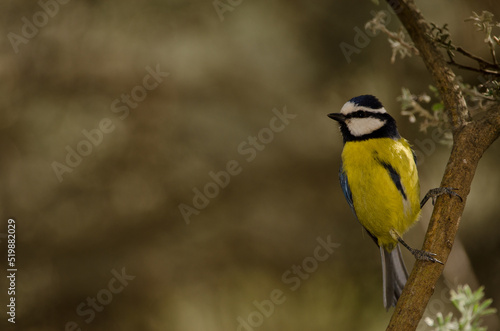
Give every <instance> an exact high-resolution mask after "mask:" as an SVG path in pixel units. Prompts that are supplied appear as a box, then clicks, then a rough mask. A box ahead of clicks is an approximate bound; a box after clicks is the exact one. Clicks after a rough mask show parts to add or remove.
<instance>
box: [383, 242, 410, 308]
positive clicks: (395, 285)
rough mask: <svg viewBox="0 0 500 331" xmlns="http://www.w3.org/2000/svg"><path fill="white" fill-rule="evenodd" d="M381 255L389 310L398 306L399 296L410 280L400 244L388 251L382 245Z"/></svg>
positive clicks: (385, 302)
mask: <svg viewBox="0 0 500 331" xmlns="http://www.w3.org/2000/svg"><path fill="white" fill-rule="evenodd" d="M380 255H381V257H382V277H383V279H384V307H385V309H387V310H389V308H390V307H394V306H396V303H397V302H398V299H399V296H400V295H401V292H402V291H403V288H404V287H405V284H406V281H407V280H408V271H406V267H405V263H404V261H403V257H402V256H401V250H400V249H399V245H396V247H395V248H394V249H393V250H392V251H390V252H388V251H386V250H385V249H384V248H383V247H382V245H381V246H380Z"/></svg>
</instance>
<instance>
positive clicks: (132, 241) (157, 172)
mask: <svg viewBox="0 0 500 331" xmlns="http://www.w3.org/2000/svg"><path fill="white" fill-rule="evenodd" d="M61 2H63V1H61ZM40 3H41V4H42V5H41V4H40ZM40 3H37V2H33V1H4V2H2V3H1V4H0V13H1V15H2V22H3V24H2V27H1V29H2V31H1V35H2V36H4V37H3V38H2V39H1V44H0V45H1V53H0V74H1V78H2V80H1V81H2V83H1V84H0V95H1V97H0V135H1V137H2V139H0V151H1V155H2V162H0V183H1V185H0V186H1V190H0V192H1V200H0V203H1V208H0V211H1V218H0V234H1V235H2V237H0V240H1V243H0V245H1V247H2V250H1V251H2V254H1V259H2V261H5V262H2V266H5V268H4V267H2V269H3V270H6V269H7V267H6V265H7V263H6V260H7V247H6V246H7V242H6V233H7V220H8V219H9V218H13V219H15V221H16V225H17V227H16V235H17V236H16V239H17V244H16V259H17V260H16V263H17V268H18V272H17V278H16V302H17V310H16V312H17V315H16V325H15V326H16V327H17V329H19V330H78V328H80V329H81V330H175V331H177V330H179V331H181V330H182V331H190V330H208V331H212V330H214V331H215V330H217V331H220V330H383V329H385V327H386V325H387V323H388V321H389V319H390V316H391V311H389V312H386V311H385V309H384V308H383V305H382V273H381V265H380V260H379V251H378V249H377V248H376V246H375V245H374V244H373V242H372V240H371V239H370V238H369V237H368V236H367V235H365V234H364V233H363V231H362V230H361V227H360V226H359V224H358V223H357V222H356V221H355V219H354V217H353V215H352V214H351V211H350V210H349V208H348V205H347V203H346V202H345V199H344V197H343V195H342V192H341V189H340V186H339V183H338V177H337V173H338V167H339V162H340V153H341V149H342V141H341V137H340V132H339V130H338V127H337V125H336V123H334V122H333V121H332V120H330V119H328V118H327V117H326V114H328V113H330V112H335V111H338V110H339V109H340V108H341V106H342V105H343V104H344V103H345V102H346V101H347V100H348V99H350V98H351V97H353V96H356V95H360V94H366V93H369V94H374V95H377V96H378V97H379V98H380V100H381V101H382V102H383V103H384V105H385V107H386V109H388V110H389V112H390V113H391V114H392V115H393V116H394V117H395V118H396V120H397V122H398V125H399V129H400V132H401V133H402V135H403V136H404V137H406V138H407V139H408V140H410V142H412V143H413V144H414V146H415V148H416V149H417V151H418V152H420V154H419V155H420V156H421V159H420V162H419V172H420V178H421V187H422V195H423V194H424V193H425V192H426V191H427V190H428V189H430V188H433V187H437V186H439V184H440V181H441V176H442V174H443V171H444V168H445V165H446V162H447V158H448V155H449V151H450V149H449V147H446V146H443V145H440V144H438V143H437V142H436V141H435V140H434V139H433V138H432V136H431V132H432V131H431V130H429V131H428V133H427V134H425V133H423V132H420V131H419V127H418V123H410V122H409V120H408V117H404V116H401V114H400V113H401V105H400V104H399V103H398V102H397V101H396V98H397V96H398V95H400V94H401V88H402V87H407V88H409V89H410V90H411V91H412V92H414V93H422V92H427V93H429V91H428V85H429V84H432V82H431V80H430V76H429V74H428V73H427V71H426V70H425V68H424V66H423V64H422V62H421V60H420V59H419V58H416V57H413V58H409V59H404V60H399V59H398V60H397V61H396V62H395V63H394V64H391V63H390V58H391V49H390V47H389V45H388V42H387V38H386V37H384V36H382V35H379V36H376V37H373V38H372V37H367V39H364V40H361V39H360V40H358V39H357V38H360V37H356V35H357V34H358V32H357V31H356V30H355V29H360V30H361V31H364V25H365V23H366V22H367V21H368V20H370V19H371V18H372V17H373V13H374V12H375V11H378V10H387V5H386V4H385V3H383V2H382V3H381V4H380V5H379V6H377V5H375V4H373V3H372V2H370V1H362V2H360V3H356V5H352V4H351V3H349V2H348V1H323V0H320V1H314V2H310V3H307V2H298V1H284V0H281V1H227V2H226V1H224V0H221V1H216V2H213V1H178V0H177V1H176V0H171V1H155V0H148V1H143V2H140V3H137V2H135V1H69V2H67V3H65V4H63V3H59V2H55V1H50V0H48V1H47V2H46V3H44V2H43V1H42V2H40ZM418 5H419V6H420V8H421V9H422V11H423V14H424V16H425V17H426V18H428V19H429V20H430V21H432V22H435V23H436V24H438V25H442V24H444V23H448V24H449V28H450V32H451V36H452V40H453V41H454V43H455V44H457V45H461V46H464V47H465V48H466V49H469V50H470V51H472V52H474V53H476V54H478V55H480V56H484V57H487V56H488V50H487V48H486V47H484V43H483V40H482V39H483V35H482V34H481V33H478V32H476V31H474V28H473V27H472V24H470V23H464V19H465V18H467V17H469V16H471V14H472V11H476V12H477V13H480V12H481V11H482V10H488V11H490V12H492V13H495V14H497V16H496V18H497V19H498V18H499V17H500V16H498V15H500V10H499V9H500V5H499V4H498V2H496V1H468V2H466V1H440V2H435V1H430V0H426V1H419V2H418ZM43 7H45V9H43ZM389 17H390V18H391V21H390V23H389V28H390V29H392V30H397V29H398V26H399V22H398V20H397V18H396V17H395V16H394V15H393V14H391V15H390V16H389ZM26 22H28V23H26ZM34 23H36V25H34ZM37 26H38V27H37ZM358 31H359V30H358ZM341 43H346V44H349V45H350V46H352V47H356V50H357V51H355V52H353V53H352V54H350V55H349V56H348V58H346V56H345V55H344V54H343V52H342V50H341V47H340V45H341ZM356 43H357V46H356ZM360 46H362V47H360ZM457 74H459V75H461V76H462V77H463V78H464V81H466V82H470V83H471V84H477V82H478V77H477V75H475V74H470V73H468V72H457ZM436 101H437V100H436ZM277 114H280V115H277ZM499 162H500V144H499V143H498V142H496V143H495V144H494V145H493V146H492V147H491V148H490V149H489V150H488V151H487V153H486V154H485V155H484V157H483V159H482V160H481V163H480V165H479V168H478V169H477V173H476V176H475V179H474V183H473V187H472V190H471V193H470V196H469V197H468V199H467V206H466V209H465V213H464V215H463V217H462V220H461V227H460V231H459V234H458V239H457V243H456V245H455V247H454V250H453V252H452V256H451V258H450V260H449V263H448V264H447V266H446V269H445V273H444V277H443V278H442V281H440V283H439V284H438V286H437V287H436V291H435V295H434V296H433V298H432V299H431V302H430V304H429V307H428V310H427V312H426V316H435V314H436V313H437V312H438V311H441V312H443V313H444V314H446V313H447V312H448V311H454V310H453V309H452V307H451V304H450V302H449V300H448V298H449V295H448V291H449V288H453V289H455V288H456V286H457V284H470V285H471V287H472V288H473V289H476V288H478V287H479V286H480V285H484V286H485V288H486V289H485V292H486V296H487V297H489V298H493V300H494V303H493V306H495V307H497V308H498V307H499V306H498V303H499V302H500V288H499V287H498V283H499V278H498V277H499V276H498V275H499V274H500V254H499V253H500V241H499V240H498V238H499V237H500V227H499V226H498V220H499V217H498V214H499V213H500V205H499V203H498V196H499V194H500V172H499V171H498V163H499ZM222 171H223V172H227V173H231V174H230V175H224V173H222ZM228 171H229V172H228ZM214 178H217V180H216V179H214ZM217 181H219V184H217ZM220 183H222V184H220ZM221 186H224V187H221ZM202 195H203V197H201V196H202ZM193 200H194V201H193ZM431 211H432V208H431V206H430V204H429V205H427V206H426V207H425V208H424V211H423V214H422V221H421V222H420V223H419V224H418V225H417V226H415V227H414V228H413V229H412V230H411V231H410V232H409V233H407V234H406V236H405V238H406V240H407V242H409V243H410V244H411V245H412V246H414V247H421V244H422V240H423V236H424V232H425V226H426V222H427V221H428V219H429V217H430V214H431ZM328 241H330V242H331V243H334V244H335V245H333V244H332V245H331V246H328V245H326V246H325V244H324V243H325V242H328ZM321 242H323V245H322V244H321ZM404 256H405V260H406V262H407V266H408V268H409V269H411V267H412V265H413V258H412V256H410V255H409V254H407V252H406V251H405V252H404ZM4 272H5V273H6V271H2V273H1V274H3V275H4ZM1 279H2V280H1V281H0V286H1V290H0V293H1V294H0V299H1V302H2V306H3V307H4V308H3V309H6V308H5V307H6V306H5V305H6V304H7V302H8V301H7V300H8V297H7V293H6V292H7V287H8V283H7V281H6V277H5V275H4V276H3V277H1ZM2 315H3V317H2V319H1V321H0V325H2V326H1V327H0V328H1V329H2V330H3V329H9V328H10V329H12V325H11V323H7V317H6V314H5V312H2ZM486 323H487V325H488V326H489V327H490V330H495V329H498V327H499V324H498V317H497V316H491V317H490V318H487V319H486ZM419 329H420V330H426V326H425V325H421V326H420V327H419Z"/></svg>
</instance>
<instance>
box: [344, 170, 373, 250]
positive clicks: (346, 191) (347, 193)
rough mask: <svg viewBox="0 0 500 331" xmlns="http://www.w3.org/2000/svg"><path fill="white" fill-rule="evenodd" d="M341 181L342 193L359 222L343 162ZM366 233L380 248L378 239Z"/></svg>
mask: <svg viewBox="0 0 500 331" xmlns="http://www.w3.org/2000/svg"><path fill="white" fill-rule="evenodd" d="M339 179H340V187H342V192H344V196H345V199H346V200H347V203H348V204H349V207H351V210H352V212H353V213H354V217H356V219H357V220H358V216H357V215H356V210H355V209H354V203H353V202H352V193H351V189H350V188H349V182H348V180H347V175H346V173H345V172H344V165H343V163H342V161H340V169H339ZM358 222H359V220H358ZM360 224H361V223H360ZM361 226H363V224H361ZM363 228H364V229H365V230H366V228H365V227H364V226H363ZM366 232H367V233H368V235H369V236H370V237H371V238H372V239H373V241H375V244H377V246H378V239H377V237H375V236H374V235H373V234H371V233H370V231H368V230H366Z"/></svg>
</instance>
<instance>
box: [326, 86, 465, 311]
mask: <svg viewBox="0 0 500 331" xmlns="http://www.w3.org/2000/svg"><path fill="white" fill-rule="evenodd" d="M328 117H329V118H331V119H333V120H335V121H337V122H338V123H339V126H340V132H341V134H342V138H343V150H342V154H341V163H340V170H339V179H340V186H341V188H342V191H343V193H344V196H345V198H346V200H347V202H348V204H349V206H350V208H351V210H352V212H353V213H354V216H355V217H356V218H357V220H358V221H359V223H361V225H362V226H363V228H364V229H365V230H366V232H368V235H369V236H370V237H371V238H372V239H373V240H374V241H375V243H376V244H377V246H378V247H379V249H380V255H381V259H382V279H383V303H384V307H385V308H386V310H389V308H390V307H394V306H395V305H396V303H397V301H398V299H399V297H400V296H401V293H402V291H403V288H404V286H405V284H406V281H407V280H408V271H407V269H406V266H405V264H404V261H403V257H402V255H401V249H400V248H399V245H398V243H401V244H402V245H403V246H404V247H406V248H407V249H408V250H409V251H410V252H411V253H412V254H413V255H414V256H415V258H416V259H418V260H425V261H430V262H436V263H441V264H442V262H441V261H439V260H438V259H437V258H436V257H435V256H436V254H434V253H431V252H427V251H423V250H418V249H414V248H411V247H410V246H409V245H408V244H407V243H406V242H405V241H404V240H403V238H402V236H403V234H404V233H405V232H406V231H407V230H408V229H409V228H410V227H411V226H412V225H413V224H415V222H417V221H418V219H419V218H420V213H421V208H422V207H423V205H424V204H425V203H426V202H427V201H428V199H429V198H432V201H433V204H434V201H435V199H436V198H437V197H438V196H440V195H442V194H450V195H456V196H458V194H456V193H455V192H454V190H455V189H454V188H450V187H440V188H436V189H432V190H430V191H429V192H428V193H427V194H426V195H425V197H424V198H423V199H422V201H421V202H419V200H420V184H419V177H418V171H417V165H416V163H417V162H416V155H415V153H414V151H413V150H412V148H411V146H410V144H409V142H408V141H407V140H406V139H404V138H403V137H401V135H400V134H399V132H398V129H397V126H396V121H395V119H394V118H393V117H392V116H391V115H390V114H389V113H388V112H387V111H386V110H385V108H384V106H383V105H382V103H381V102H380V101H379V100H378V99H377V98H376V97H375V96H373V95H368V94H367V95H360V96H357V97H354V98H352V99H350V100H349V101H348V102H346V103H345V104H344V105H343V107H342V108H341V110H340V113H331V114H328Z"/></svg>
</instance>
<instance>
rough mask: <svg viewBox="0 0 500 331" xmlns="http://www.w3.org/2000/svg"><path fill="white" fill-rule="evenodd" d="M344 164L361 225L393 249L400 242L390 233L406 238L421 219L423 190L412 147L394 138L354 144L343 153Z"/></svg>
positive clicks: (349, 145) (347, 144)
mask: <svg viewBox="0 0 500 331" xmlns="http://www.w3.org/2000/svg"><path fill="white" fill-rule="evenodd" d="M342 163H343V169H344V172H345V173H346V175H347V180H348V182H349V187H350V189H351V192H352V200H353V204H354V209H355V211H356V216H357V218H358V220H359V222H360V223H361V224H362V225H363V226H364V227H365V228H366V229H367V230H368V231H369V232H370V233H371V234H372V235H374V236H375V237H377V238H378V241H379V245H383V246H384V247H387V248H388V249H392V247H394V245H395V244H396V243H397V240H395V239H394V238H393V236H391V234H390V231H391V230H394V231H396V233H398V234H399V235H400V236H402V235H403V233H405V232H406V231H407V230H408V229H409V228H410V227H411V225H413V224H414V223H415V222H416V221H417V220H418V218H419V215H420V203H419V200H420V186H419V182H418V172H417V167H416V164H415V161H414V159H413V154H412V151H411V148H410V145H409V144H408V142H407V141H406V140H405V139H399V140H394V139H391V138H375V139H368V140H363V141H350V142H347V143H346V144H345V146H344V150H343V151H342ZM398 177H399V178H398ZM398 180H399V183H400V185H397V182H398Z"/></svg>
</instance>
